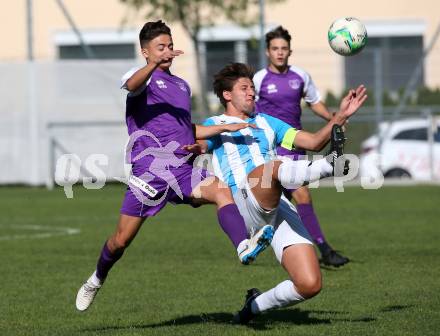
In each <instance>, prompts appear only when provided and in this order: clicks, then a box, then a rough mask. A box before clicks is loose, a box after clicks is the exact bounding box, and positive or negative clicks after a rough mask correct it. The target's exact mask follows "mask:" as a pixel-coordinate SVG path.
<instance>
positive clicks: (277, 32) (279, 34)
mask: <svg viewBox="0 0 440 336" xmlns="http://www.w3.org/2000/svg"><path fill="white" fill-rule="evenodd" d="M276 38H282V39H284V40H286V41H287V43H289V47H290V40H292V36H290V34H289V31H288V30H287V29H284V28H283V26H278V27H276V28H275V29H274V30H271V31H270V32H268V33H267V34H266V48H267V49H269V46H270V41H272V40H273V39H276Z"/></svg>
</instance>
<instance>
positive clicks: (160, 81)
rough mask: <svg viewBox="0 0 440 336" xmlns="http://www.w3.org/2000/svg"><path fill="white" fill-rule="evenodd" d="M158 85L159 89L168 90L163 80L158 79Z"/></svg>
mask: <svg viewBox="0 0 440 336" xmlns="http://www.w3.org/2000/svg"><path fill="white" fill-rule="evenodd" d="M156 84H157V86H158V87H159V89H166V88H167V86H166V84H165V82H164V81H163V80H161V79H158V80H157V81H156Z"/></svg>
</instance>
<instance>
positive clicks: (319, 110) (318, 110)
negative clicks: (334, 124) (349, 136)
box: [308, 101, 332, 121]
mask: <svg viewBox="0 0 440 336" xmlns="http://www.w3.org/2000/svg"><path fill="white" fill-rule="evenodd" d="M308 105H309V107H310V109H311V110H312V111H313V113H315V114H316V115H317V116H318V117H321V118H322V119H324V120H327V121H330V119H331V118H332V113H331V112H330V111H329V110H328V108H327V106H326V105H325V104H324V103H323V102H322V101H319V102H317V103H316V104H308Z"/></svg>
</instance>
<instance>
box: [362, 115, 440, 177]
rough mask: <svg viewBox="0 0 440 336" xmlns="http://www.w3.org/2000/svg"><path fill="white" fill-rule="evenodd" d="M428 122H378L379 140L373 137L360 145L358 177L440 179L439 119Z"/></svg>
mask: <svg viewBox="0 0 440 336" xmlns="http://www.w3.org/2000/svg"><path fill="white" fill-rule="evenodd" d="M431 121H432V122H430V121H429V119H427V118H426V119H421V118H419V119H406V120H398V121H394V122H392V123H389V122H383V123H381V124H380V126H379V132H380V134H381V139H380V138H379V136H378V134H374V135H372V136H370V137H369V138H368V139H366V140H365V141H363V142H362V145H361V150H362V152H361V156H360V176H361V177H370V178H377V177H378V176H379V175H380V174H383V176H385V177H394V178H411V179H414V180H422V181H423V180H425V181H426V180H432V179H439V178H440V118H432V119H431ZM428 124H430V125H428ZM428 126H429V127H428ZM379 146H380V147H381V148H379Z"/></svg>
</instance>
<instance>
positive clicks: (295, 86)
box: [254, 26, 349, 267]
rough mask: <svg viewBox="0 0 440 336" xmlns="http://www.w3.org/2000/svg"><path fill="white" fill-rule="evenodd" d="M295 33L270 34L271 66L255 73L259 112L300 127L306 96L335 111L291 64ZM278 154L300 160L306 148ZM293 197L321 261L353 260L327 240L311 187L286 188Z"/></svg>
mask: <svg viewBox="0 0 440 336" xmlns="http://www.w3.org/2000/svg"><path fill="white" fill-rule="evenodd" d="M290 41H291V36H290V34H289V32H288V31H287V30H286V29H284V28H283V27H281V26H279V27H277V28H276V29H274V30H272V31H270V32H268V33H267V34H266V55H267V57H268V60H269V66H268V67H267V68H265V69H262V70H260V71H258V72H257V73H256V74H255V76H254V83H255V89H256V92H257V111H259V112H263V113H266V114H269V115H272V116H274V117H276V118H279V119H281V120H283V121H284V122H286V123H288V124H289V125H291V126H293V127H295V128H296V129H302V125H301V112H302V111H301V100H302V99H304V100H305V101H306V103H307V104H308V105H309V107H310V108H311V109H312V111H313V112H314V113H315V114H317V115H318V116H320V117H322V118H323V119H325V120H327V121H328V120H330V119H331V118H332V114H331V113H330V112H329V111H328V109H327V107H326V106H325V104H324V103H323V102H322V101H321V96H320V94H319V92H318V90H317V89H316V87H315V85H314V83H313V81H312V78H311V77H310V75H309V74H308V73H307V72H305V71H304V70H303V69H301V68H299V67H296V66H291V65H289V64H288V59H289V56H290V55H291V54H292V51H291V49H290ZM277 153H278V155H283V156H289V157H291V158H293V159H298V158H300V157H301V156H303V155H305V154H306V152H305V151H304V150H301V149H300V150H293V151H289V150H287V149H285V148H282V147H279V148H278V149H277ZM285 194H286V196H287V197H288V198H289V199H292V198H293V199H294V200H295V203H296V204H297V209H298V213H299V215H300V216H301V219H302V221H303V223H304V225H305V227H306V228H307V230H308V231H309V233H310V235H311V236H312V238H313V241H314V242H315V244H316V245H317V246H318V248H319V251H320V252H321V257H322V258H321V260H322V262H323V263H324V264H325V265H332V266H336V267H339V266H342V265H344V264H346V263H347V262H348V261H349V259H348V258H347V257H345V256H343V255H341V254H340V253H338V252H336V251H335V250H334V249H333V248H332V247H331V246H330V245H329V244H328V242H327V240H326V238H325V236H324V233H323V232H322V229H321V227H320V225H319V221H318V218H317V216H316V214H315V211H314V209H313V204H312V196H311V194H310V191H309V188H308V187H307V186H304V187H300V188H298V189H286V190H285Z"/></svg>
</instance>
